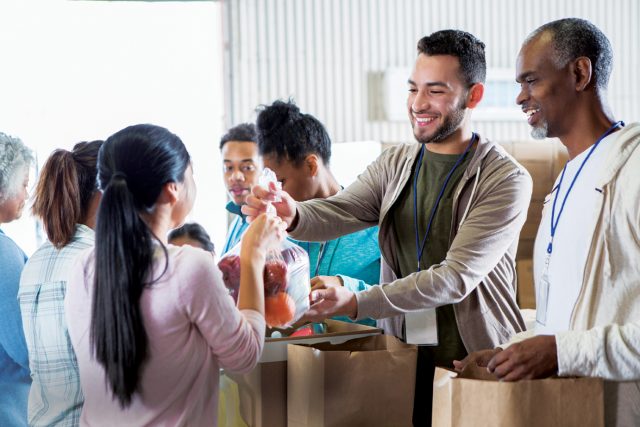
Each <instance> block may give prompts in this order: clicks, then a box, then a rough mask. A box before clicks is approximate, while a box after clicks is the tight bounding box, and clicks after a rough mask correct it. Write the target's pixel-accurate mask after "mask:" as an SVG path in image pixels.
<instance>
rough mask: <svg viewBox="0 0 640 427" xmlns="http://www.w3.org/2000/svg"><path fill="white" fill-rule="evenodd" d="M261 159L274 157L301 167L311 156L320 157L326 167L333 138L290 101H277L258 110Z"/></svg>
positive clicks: (309, 115) (318, 123)
mask: <svg viewBox="0 0 640 427" xmlns="http://www.w3.org/2000/svg"><path fill="white" fill-rule="evenodd" d="M256 128H257V131H258V151H259V152H260V155H262V156H264V155H270V154H274V153H275V155H276V157H277V158H278V159H287V160H289V161H291V162H293V163H294V164H295V165H299V164H300V163H301V162H302V161H303V160H304V158H305V157H306V156H308V155H309V154H317V155H318V156H320V158H321V159H322V161H323V162H324V163H325V164H329V160H330V159H331V138H329V134H328V133H327V130H326V129H325V127H324V126H323V125H322V123H320V121H319V120H318V119H316V118H315V117H313V116H312V115H311V114H302V113H301V112H300V109H299V108H298V107H297V106H296V105H295V103H294V102H293V101H291V100H289V101H287V102H284V101H280V100H278V101H275V102H274V103H273V104H271V105H269V106H262V107H261V108H260V109H259V114H258V118H257V120H256Z"/></svg>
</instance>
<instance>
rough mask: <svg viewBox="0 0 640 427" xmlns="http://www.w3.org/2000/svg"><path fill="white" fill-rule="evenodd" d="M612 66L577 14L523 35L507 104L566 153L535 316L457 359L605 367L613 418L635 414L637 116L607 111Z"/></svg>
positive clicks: (558, 371) (547, 225)
mask: <svg viewBox="0 0 640 427" xmlns="http://www.w3.org/2000/svg"><path fill="white" fill-rule="evenodd" d="M612 67H613V53H612V48H611V44H610V42H609V40H608V39H607V37H606V36H605V35H604V34H603V33H602V31H600V30H599V29H598V28H597V27H596V26H595V25H593V24H592V23H590V22H589V21H586V20H583V19H577V18H567V19H560V20H557V21H553V22H550V23H548V24H545V25H543V26H541V27H540V28H538V29H536V30H535V31H533V33H531V34H530V35H529V36H528V37H527V39H526V40H525V42H524V43H523V45H522V48H521V49H520V53H519V55H518V59H517V62H516V75H517V79H516V80H517V81H518V82H519V83H520V87H521V90H520V94H519V95H518V98H517V103H518V104H519V105H520V106H521V107H522V111H524V112H525V113H526V114H527V116H528V122H529V125H531V127H532V131H531V134H532V135H533V137H534V138H537V139H543V138H559V139H560V142H562V144H563V145H564V146H565V147H566V148H567V151H568V152H569V162H568V163H567V164H566V166H565V167H564V169H563V170H562V173H561V174H560V176H559V177H558V178H557V180H556V182H555V185H554V187H553V191H552V193H551V194H550V195H549V196H548V197H547V202H546V204H545V208H544V209H543V213H542V221H541V223H540V227H539V228H538V234H537V236H536V242H535V247H534V257H533V262H534V283H535V286H536V306H537V308H536V326H535V330H532V331H527V332H525V333H522V334H518V335H516V336H515V337H514V338H513V339H512V340H511V341H509V342H506V341H505V344H504V347H505V349H504V350H503V349H502V348H500V347H498V348H496V349H493V350H487V351H482V352H478V353H474V354H471V355H469V356H468V357H467V358H465V359H464V360H462V361H461V362H457V363H456V368H457V369H460V370H461V369H464V366H466V365H467V364H468V363H472V362H473V363H478V364H479V365H480V366H488V368H489V370H490V371H491V372H493V373H494V374H495V375H496V376H497V377H498V378H500V379H502V380H506V381H514V380H520V379H532V378H544V377H548V376H550V375H560V376H576V375H577V376H586V377H600V378H604V379H605V380H606V381H605V393H604V396H605V424H606V425H607V426H621V427H622V426H638V425H640V263H639V262H638V260H640V243H639V242H640V213H639V212H640V210H639V209H638V201H639V200H640V179H639V176H640V175H639V172H638V171H640V123H637V122H636V123H629V124H627V125H626V126H625V125H624V123H623V122H621V121H618V120H617V119H616V118H615V116H614V114H613V112H612V111H611V108H610V107H609V103H608V101H607V96H606V94H607V85H608V82H609V76H610V74H611V69H612ZM534 335H535V336H534Z"/></svg>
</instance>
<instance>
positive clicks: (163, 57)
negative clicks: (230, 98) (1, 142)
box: [0, 0, 226, 253]
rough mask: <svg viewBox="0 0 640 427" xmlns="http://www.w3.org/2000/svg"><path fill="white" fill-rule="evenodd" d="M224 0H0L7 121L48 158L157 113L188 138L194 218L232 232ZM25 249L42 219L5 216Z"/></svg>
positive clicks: (3, 124)
mask: <svg viewBox="0 0 640 427" xmlns="http://www.w3.org/2000/svg"><path fill="white" fill-rule="evenodd" d="M220 19H221V18H220V3H214V2H192V3H191V2H184V3H181V2H175V3H146V2H84V1H59V0H47V1H42V2H33V1H21V0H19V1H6V0H3V1H2V2H0V52H1V53H0V63H1V64H2V65H1V67H0V69H1V70H2V71H1V72H0V74H1V75H2V77H1V78H0V130H1V131H3V132H6V133H10V134H13V135H15V136H18V137H20V138H22V140H23V141H24V142H25V144H27V145H28V146H30V147H32V148H34V149H35V150H36V151H37V153H38V161H39V163H40V164H42V163H43V162H44V160H45V159H46V157H47V156H48V155H49V153H50V152H51V151H52V150H53V149H54V148H58V147H62V148H67V149H70V148H71V147H72V146H73V145H74V144H75V143H76V142H79V141H82V140H92V139H105V138H107V137H108V136H109V135H110V134H112V133H114V132H115V131H117V130H119V129H121V128H123V127H125V126H127V125H131V124H136V123H154V124H158V125H161V126H164V127H167V128H168V129H170V130H171V131H173V132H174V133H176V134H177V135H178V136H180V137H181V138H182V140H183V141H184V143H185V144H186V146H187V148H188V150H189V152H190V153H191V155H192V157H193V162H194V171H195V178H196V183H197V185H198V198H197V200H196V205H195V208H194V210H193V212H192V215H191V217H190V218H189V219H190V220H195V221H198V222H200V223H202V224H203V225H204V226H205V228H206V229H207V230H208V231H209V232H210V234H211V235H212V238H213V239H214V241H215V243H216V246H217V247H221V245H222V242H223V241H224V237H225V233H226V216H225V211H224V204H225V190H224V187H223V183H222V175H221V167H220V164H221V163H220V157H219V150H218V140H219V138H220V136H221V134H222V130H223V127H222V118H223V89H222V41H221V35H222V33H221V22H220ZM2 227H3V229H5V231H6V232H7V234H9V235H10V236H11V237H13V238H15V239H16V240H17V242H18V243H19V244H20V246H22V247H23V248H24V249H25V251H26V252H28V253H31V252H32V251H33V250H34V249H35V248H36V245H37V243H38V242H37V241H36V239H35V237H34V233H35V231H34V230H35V226H34V221H33V219H31V218H30V217H29V215H28V214H27V213H26V212H25V215H24V216H23V219H21V220H19V221H15V222H14V223H10V224H7V225H3V226H2Z"/></svg>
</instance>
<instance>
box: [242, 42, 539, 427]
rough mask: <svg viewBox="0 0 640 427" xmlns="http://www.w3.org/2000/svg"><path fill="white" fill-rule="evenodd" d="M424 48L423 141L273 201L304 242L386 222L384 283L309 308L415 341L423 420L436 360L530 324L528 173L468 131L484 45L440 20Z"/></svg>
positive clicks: (416, 91)
mask: <svg viewBox="0 0 640 427" xmlns="http://www.w3.org/2000/svg"><path fill="white" fill-rule="evenodd" d="M417 47H418V55H417V58H416V61H415V66H414V68H413V70H412V72H411V75H410V77H409V80H408V97H407V113H408V117H409V120H410V124H411V127H412V130H413V133H414V136H415V138H416V140H417V141H418V144H402V145H397V146H395V147H391V148H389V149H387V150H385V151H384V152H383V153H382V154H381V155H380V156H379V157H378V159H377V160H376V161H375V162H373V163H372V164H371V165H369V166H368V167H367V169H366V170H365V171H364V172H363V173H362V174H361V175H360V176H359V177H358V179H357V180H356V182H355V183H353V184H351V185H350V186H349V187H348V188H346V189H345V190H343V191H341V192H339V193H338V194H336V195H334V196H332V197H329V198H328V199H323V200H321V199H315V200H308V201H306V202H295V201H294V200H293V199H292V198H291V197H290V196H289V195H288V194H287V193H286V191H281V198H282V201H281V202H278V203H273V206H274V207H275V208H276V210H277V212H278V215H280V216H281V218H283V220H285V222H287V224H288V226H289V227H290V230H291V236H292V237H294V238H296V239H301V240H321V241H322V240H329V239H335V238H337V237H339V236H341V235H344V234H348V233H353V232H355V231H359V230H362V229H365V228H367V227H373V226H376V225H378V226H379V227H380V233H379V237H378V240H379V242H380V252H381V253H382V256H383V259H384V262H383V265H382V274H381V276H382V280H381V284H380V286H372V287H370V288H368V289H365V290H363V291H360V292H353V291H351V290H349V289H347V288H345V287H342V286H334V287H329V288H327V289H316V290H314V291H313V292H312V293H311V298H312V304H313V305H312V306H311V309H310V310H309V312H308V313H307V314H306V318H307V319H308V320H319V319H322V318H325V317H332V316H336V315H347V316H350V317H352V318H354V319H361V318H365V317H370V318H373V319H381V320H380V321H379V324H380V325H381V326H383V327H384V328H385V331H386V333H388V334H393V335H396V336H398V337H401V338H402V339H405V340H406V341H407V342H409V343H411V344H418V345H419V348H418V365H417V373H416V375H417V378H416V392H415V401H414V402H415V403H414V413H413V422H414V425H416V426H425V425H429V423H430V421H431V400H432V390H433V373H434V370H435V366H436V365H438V366H448V367H453V361H454V360H459V359H460V358H461V357H465V356H466V355H467V353H469V352H473V351H475V350H480V349H483V348H487V347H488V346H491V344H492V343H496V344H498V343H500V342H503V341H504V340H508V339H509V338H510V337H511V336H512V335H514V334H515V333H517V332H520V331H522V330H523V329H524V321H523V320H522V316H521V315H520V310H519V308H518V305H517V304H516V273H515V255H516V249H517V246H518V236H519V234H520V230H521V229H522V226H523V224H524V221H525V219H526V216H527V209H528V207H529V201H530V199H531V190H532V182H531V177H530V176H529V174H528V173H527V171H526V170H525V169H524V168H523V167H522V166H521V165H520V164H518V163H517V162H516V161H515V160H514V159H513V158H512V157H511V156H509V155H508V154H507V153H506V152H505V151H504V149H503V148H502V147H500V146H499V145H498V144H496V143H494V142H491V141H489V140H487V139H483V138H481V137H480V135H478V134H476V133H474V132H473V131H472V129H471V127H472V124H471V114H472V112H473V109H474V108H475V107H476V106H477V105H478V104H479V103H480V101H481V100H482V97H483V94H484V81H485V76H486V60H485V50H484V43H482V42H481V41H480V40H478V39H477V38H476V37H474V36H473V35H472V34H469V33H467V32H464V31H459V30H442V31H438V32H435V33H433V34H431V35H429V36H427V37H424V38H422V39H421V40H420V41H419V42H418V46H417ZM277 193H278V191H277V190H274V188H271V189H269V190H266V189H264V188H262V187H260V186H256V187H254V189H253V196H250V197H248V198H247V204H246V205H245V206H244V207H243V210H244V212H245V213H246V214H247V215H249V218H252V217H253V216H254V215H256V214H257V213H259V212H262V211H264V210H265V209H266V205H267V202H271V201H272V200H273V199H274V197H275V196H276V195H277ZM387 267H390V268H387Z"/></svg>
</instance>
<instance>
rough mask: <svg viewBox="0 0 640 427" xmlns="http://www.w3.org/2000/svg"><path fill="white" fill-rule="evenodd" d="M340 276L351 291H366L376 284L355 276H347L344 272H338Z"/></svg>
mask: <svg viewBox="0 0 640 427" xmlns="http://www.w3.org/2000/svg"><path fill="white" fill-rule="evenodd" d="M338 277H340V278H341V279H342V283H343V284H344V287H345V288H347V289H349V290H350V291H351V292H360V291H364V290H366V289H369V288H370V287H372V286H374V285H370V284H368V283H365V281H364V280H360V279H354V278H353V277H347V276H344V275H342V274H338Z"/></svg>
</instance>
